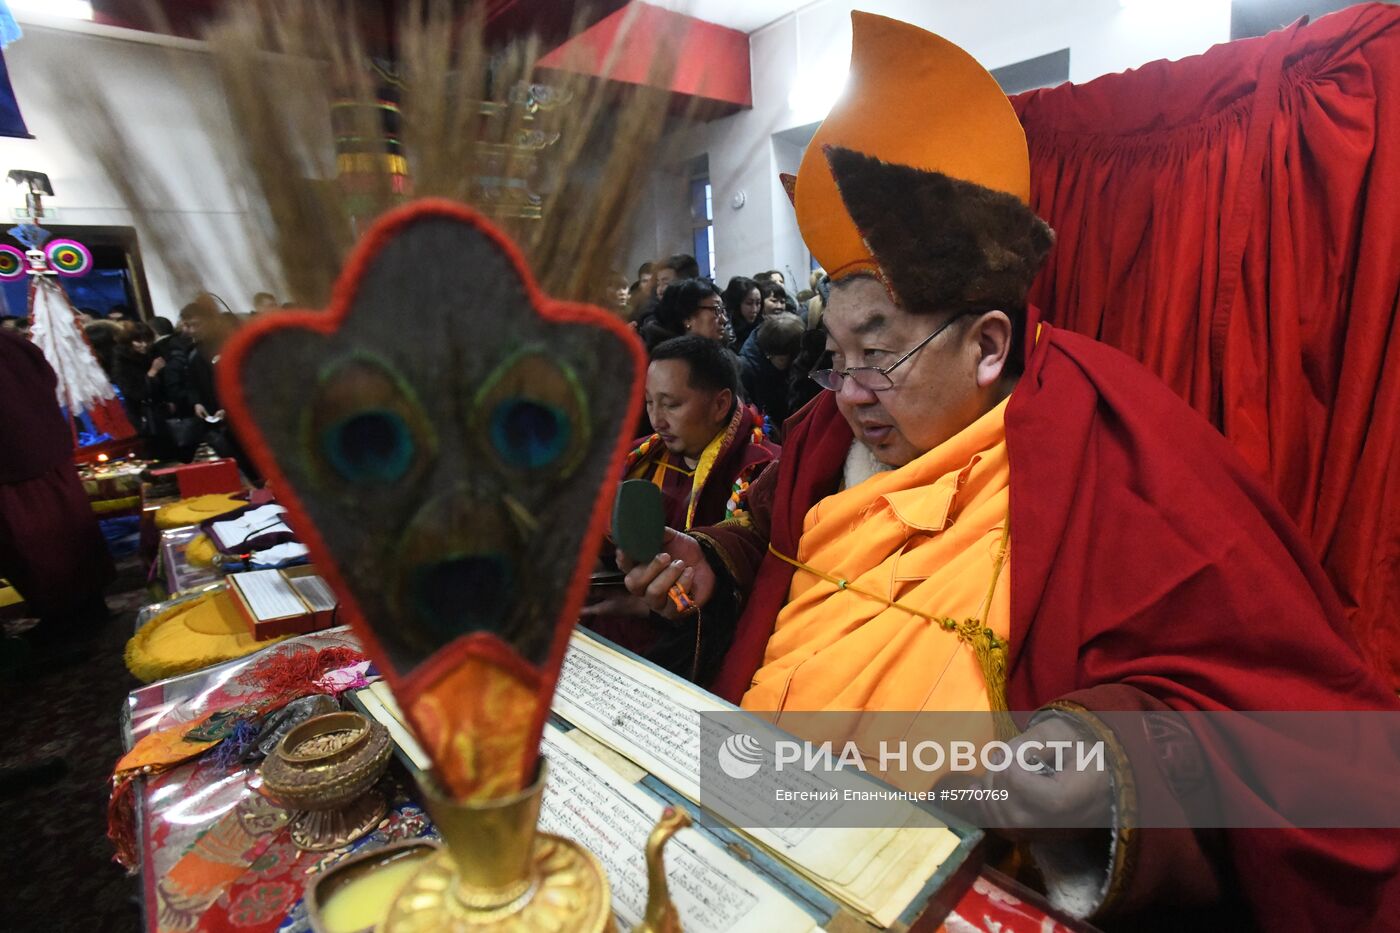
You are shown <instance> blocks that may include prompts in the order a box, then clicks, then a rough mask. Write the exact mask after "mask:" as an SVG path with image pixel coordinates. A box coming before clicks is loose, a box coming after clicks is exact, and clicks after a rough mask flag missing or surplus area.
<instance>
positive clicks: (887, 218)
mask: <svg viewBox="0 0 1400 933" xmlns="http://www.w3.org/2000/svg"><path fill="white" fill-rule="evenodd" d="M826 157H827V160H828V162H829V163H830V165H831V173H832V175H833V176H834V177H835V178H836V187H837V189H838V190H839V191H840V192H841V199H842V201H843V202H844V204H845V207H846V212H847V213H848V214H849V215H850V218H851V220H852V221H853V222H854V223H855V226H856V229H858V230H859V231H860V235H861V238H862V239H863V240H864V241H865V244H866V245H867V246H868V247H869V250H870V252H871V253H872V254H873V255H874V257H875V260H876V262H877V263H878V264H879V273H880V274H881V276H882V278H883V279H884V281H885V284H886V285H888V286H889V288H890V289H891V290H892V291H893V292H894V294H895V295H897V296H898V297H899V300H900V303H901V304H902V305H903V306H904V307H905V308H907V309H908V310H910V311H914V312H927V311H936V310H941V309H944V308H955V307H975V306H986V307H994V306H1002V307H1019V306H1020V305H1021V304H1023V303H1024V302H1025V298H1026V292H1027V291H1028V290H1029V289H1030V286H1031V280H1032V279H1034V278H1035V275H1036V273H1037V272H1039V271H1040V267H1041V264H1042V263H1043V262H1044V261H1045V256H1046V254H1047V253H1049V252H1050V247H1051V246H1052V245H1053V244H1054V242H1055V235H1054V233H1053V232H1052V231H1051V230H1050V227H1049V225H1048V224H1046V223H1045V221H1043V220H1041V219H1040V218H1039V217H1037V216H1036V215H1035V212H1034V211H1032V210H1031V209H1030V208H1029V207H1027V206H1026V205H1025V204H1023V203H1021V201H1020V199H1019V198H1016V197H1013V196H1012V195H1009V194H1005V193H1004V192H1001V191H993V190H992V189H990V188H984V187H983V186H981V185H977V184H973V183H972V182H969V181H962V180H961V179H957V178H950V177H949V176H947V175H944V174H943V173H941V172H923V171H920V170H918V169H916V168H910V167H908V166H907V165H891V164H889V163H888V162H882V161H880V160H879V159H876V158H874V157H872V156H868V155H864V154H863V153H859V152H854V151H852V150H850V149H843V148H840V147H839V146H830V147H828V148H827V150H826Z"/></svg>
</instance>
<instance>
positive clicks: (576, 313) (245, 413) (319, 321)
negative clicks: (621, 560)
mask: <svg viewBox="0 0 1400 933" xmlns="http://www.w3.org/2000/svg"><path fill="white" fill-rule="evenodd" d="M442 218H445V219H449V220H456V221H460V222H462V223H466V224H470V225H471V226H473V227H475V228H476V229H477V230H478V231H479V232H480V233H482V234H483V235H485V236H486V237H487V238H488V239H489V240H490V241H491V242H492V243H493V244H494V245H495V246H496V247H497V248H498V249H499V250H500V251H501V252H502V253H503V254H504V255H505V257H506V258H507V259H508V260H509V262H510V263H511V265H512V266H513V267H514V269H515V272H516V274H517V275H518V276H520V281H521V283H522V285H523V286H524V289H525V294H526V296H527V297H528V299H529V301H530V303H531V305H533V307H534V309H535V311H536V312H537V313H538V314H539V315H540V317H542V318H544V319H545V320H546V321H551V322H557V323H565V324H581V325H585V326H590V327H600V328H602V329H604V330H606V331H609V332H611V333H612V334H613V335H614V336H616V337H617V338H618V339H619V340H620V341H622V344H623V345H624V347H626V349H627V351H628V352H629V353H630V355H631V357H632V362H633V369H634V376H633V382H632V390H631V392H630V393H629V395H628V400H627V413H626V416H625V418H624V419H623V421H622V425H623V429H622V430H621V432H620V433H619V436H618V439H617V442H616V443H615V444H614V445H613V451H612V456H611V457H610V458H609V463H608V469H607V471H606V472H605V473H604V475H605V476H608V477H615V476H620V475H621V474H622V468H623V461H624V460H625V458H626V456H627V452H628V450H629V448H630V446H631V434H630V433H629V432H628V430H627V428H628V427H630V426H631V425H633V424H635V423H636V422H637V419H638V417H639V416H640V413H641V407H642V395H643V390H644V383H645V380H646V367H647V358H646V353H645V351H644V350H643V348H642V344H641V342H640V341H639V340H638V338H637V336H636V334H635V333H634V332H633V331H632V329H631V328H630V327H628V326H627V325H626V324H625V323H624V322H623V321H622V320H620V319H619V318H618V317H617V316H616V315H614V314H610V313H609V312H607V311H604V310H603V309H602V308H599V307H596V306H594V305H588V304H582V303H578V302H568V301H557V300H555V299H553V298H550V297H549V296H547V295H545V294H544V293H543V292H541V291H540V289H539V285H538V284H537V283H536V282H535V277H534V275H532V274H531V272H530V269H529V267H528V266H527V265H526V263H525V259H524V256H523V255H522V254H521V252H520V250H519V248H518V247H517V246H516V245H515V244H514V243H513V242H512V241H511V240H510V239H509V238H508V237H507V236H506V235H505V234H504V233H502V232H501V231H500V230H498V229H497V228H496V227H495V226H494V225H493V224H492V223H491V222H490V221H489V220H487V219H486V218H485V217H483V216H482V215H481V214H479V213H477V212H476V211H474V210H472V209H471V208H469V207H467V206H465V205H463V204H458V203H457V202H455V201H448V200H444V199H440V198H425V199H423V200H420V201H416V202H414V203H412V204H408V205H405V206H404V207H400V208H397V209H395V210H392V211H389V212H388V213H386V214H385V215H384V216H382V217H381V218H379V219H378V220H377V221H376V222H375V223H374V225H373V226H372V227H371V228H370V229H369V230H368V231H367V232H366V234H365V236H364V238H363V239H362V240H361V241H360V242H359V243H358V244H357V245H356V247H355V249H354V250H353V251H352V253H351V255H350V258H349V260H348V261H347V263H346V265H345V268H344V270H343V271H342V272H341V274H340V277H339V278H338V279H337V280H336V283H335V288H334V291H333V293H332V295H331V303H330V308H329V309H328V310H326V311H305V310H289V311H280V312H277V313H276V314H267V315H262V316H259V317H258V318H256V319H254V321H253V322H252V323H250V324H249V325H248V326H246V327H244V328H241V329H240V330H239V331H238V332H236V333H235V335H234V336H233V338H232V339H231V340H230V341H229V343H228V345H227V346H226V347H225V348H224V350H223V358H222V359H221V361H220V362H221V363H222V365H221V366H219V367H218V368H217V370H218V371H217V373H216V378H217V380H218V386H219V392H220V397H221V398H222V399H223V400H224V405H225V407H226V408H227V409H228V413H229V416H230V417H229V420H230V423H231V424H232V425H233V427H234V429H235V431H236V432H237V433H238V437H239V439H240V440H241V441H242V443H243V445H244V447H245V449H246V450H247V451H248V453H249V454H250V455H251V456H252V458H253V460H254V461H255V462H256V463H257V464H258V466H259V467H260V468H261V469H262V471H263V473H264V475H265V476H267V477H268V478H269V480H270V481H271V482H272V484H273V487H274V488H275V489H276V491H277V496H278V500H279V501H280V502H281V503H282V504H283V505H285V506H286V507H287V509H288V511H289V512H290V513H291V516H292V520H293V525H294V527H295V528H296V529H297V531H298V533H299V535H300V536H301V538H302V539H303V541H304V543H305V544H306V546H307V548H308V549H309V550H310V551H311V556H312V558H313V559H314V560H315V562H316V565H317V568H318V569H319V570H320V572H321V573H322V574H323V575H324V576H325V577H326V578H327V579H328V580H329V581H330V583H331V585H332V586H333V587H334V589H335V591H336V592H337V594H339V595H340V597H341V599H342V601H343V605H344V607H345V608H346V609H348V610H349V613H348V614H349V619H350V625H351V627H352V628H353V629H354V630H355V632H356V634H358V635H359V636H360V637H361V638H362V639H364V642H365V648H366V650H367V651H368V652H369V653H370V655H371V656H372V657H373V658H374V659H375V661H376V662H377V663H378V665H379V667H380V669H381V670H382V671H383V672H384V675H385V677H387V678H388V680H389V684H390V686H391V687H392V688H393V690H394V693H395V695H396V696H397V697H398V698H399V702H400V704H401V706H402V707H403V709H404V711H405V713H407V714H408V715H409V717H410V718H412V712H411V710H412V708H413V705H414V703H415V702H416V701H417V699H418V698H419V697H420V696H421V695H422V693H423V692H424V690H426V689H427V688H428V687H429V686H431V685H432V684H433V683H435V682H437V681H438V680H439V679H441V677H442V676H444V675H445V674H446V673H448V672H449V671H450V670H451V669H452V668H453V667H455V666H456V665H457V664H458V663H460V661H461V660H462V659H463V658H464V657H467V656H476V657H480V658H482V659H484V660H486V661H488V662H490V663H493V664H495V665H497V666H498V667H502V668H505V669H506V670H509V671H511V672H512V673H514V674H516V675H517V676H519V675H522V674H526V673H527V672H528V673H529V674H531V675H533V676H532V677H531V679H532V680H534V681H535V683H536V685H537V686H536V688H535V689H536V693H537V696H539V697H540V698H541V699H542V700H544V701H545V702H540V703H538V704H537V707H536V711H535V716H534V722H533V723H532V732H531V738H530V741H529V742H528V743H527V746H526V749H525V754H526V756H527V757H526V761H525V762H524V763H525V764H526V765H527V766H528V765H529V764H530V762H531V760H532V759H533V756H536V755H538V752H539V737H540V735H541V734H542V733H543V731H544V723H545V719H546V718H547V717H548V715H549V703H548V702H547V701H548V699H549V698H550V697H552V696H553V694H554V689H555V685H556V683H557V682H558V679H559V671H560V668H561V667H562V665H563V662H564V652H565V651H566V650H567V649H568V644H569V635H570V633H571V632H572V631H573V626H572V625H559V626H558V627H557V629H556V631H555V633H554V638H553V642H552V644H551V646H550V652H549V656H548V659H547V660H546V662H545V666H544V667H543V668H536V667H535V666H534V665H533V664H530V663H529V662H528V661H526V660H525V659H524V658H522V657H521V656H520V655H519V654H518V653H517V652H516V651H515V650H514V649H513V648H512V647H511V646H510V645H509V644H508V643H506V642H505V641H503V640H502V639H500V638H498V637H496V636H494V635H488V634H483V633H480V632H475V633H472V634H469V635H464V636H462V637H460V638H458V639H456V640H454V641H453V642H451V643H450V644H448V645H446V646H444V647H443V648H442V649H440V650H439V651H438V652H437V653H435V654H434V655H433V656H432V657H431V658H429V659H428V660H427V661H425V662H424V663H423V664H421V665H419V666H418V667H417V668H415V669H414V670H412V671H409V672H406V673H403V672H400V671H398V670H396V669H395V668H394V667H393V666H392V665H391V664H390V663H389V662H388V655H387V654H386V653H385V651H384V649H383V646H382V645H380V643H379V640H378V639H377V638H376V637H375V634H374V631H373V630H372V629H371V628H370V627H369V625H368V624H367V623H366V621H365V617H364V614H363V612H362V611H361V610H360V607H359V605H358V604H357V603H356V601H355V598H354V595H353V593H352V591H351V590H350V588H349V587H348V586H346V585H345V579H344V577H343V576H341V573H340V569H339V568H338V567H337V566H336V564H335V562H334V560H333V555H332V553H331V551H330V549H329V548H327V547H326V544H325V542H324V541H323V540H322V539H321V536H320V533H319V531H318V530H317V529H316V526H315V524H314V523H313V522H312V521H311V520H310V515H309V514H308V513H307V511H306V509H305V508H304V507H303V506H302V503H301V500H300V498H299V497H298V496H297V494H296V490H295V489H294V488H293V486H292V485H291V483H289V482H288V481H287V478H286V476H285V474H284V473H283V472H282V468H281V466H280V464H278V462H277V460H276V458H275V457H274V456H273V451H272V449H271V447H270V446H269V445H268V443H267V441H266V439H265V438H264V437H263V435H262V432H261V431H260V430H259V429H258V426H257V423H256V422H255V421H254V420H253V418H252V416H251V413H250V412H249V410H248V406H247V403H246V400H245V399H244V396H243V391H242V386H241V384H240V381H239V374H240V372H241V371H242V368H243V363H244V361H245V358H246V357H247V356H248V354H249V353H251V352H252V350H253V348H254V347H255V346H257V345H258V344H259V343H260V342H261V341H263V340H265V339H267V338H268V337H270V336H273V335H275V334H277V333H279V332H283V331H292V330H309V331H313V332H315V333H319V334H332V333H334V332H335V331H337V330H339V329H340V326H341V324H342V322H343V321H344V319H345V317H346V315H347V314H348V313H349V311H350V308H351V306H352V305H353V303H354V299H355V296H356V294H357V292H358V290H359V286H360V282H361V280H362V278H363V276H364V274H365V272H366V271H367V269H368V267H369V265H370V263H372V262H373V261H374V260H375V259H376V258H377V257H378V255H379V252H380V250H381V249H383V248H384V246H385V245H386V244H387V243H388V242H389V241H390V240H392V239H393V238H394V237H395V236H397V235H398V234H399V233H400V232H401V231H402V230H404V228H406V227H408V226H410V225H412V224H414V223H417V222H418V221H421V220H430V219H442ZM599 492H600V495H599V496H598V499H597V501H596V502H595V503H594V505H593V512H592V515H591V516H590V518H589V523H588V530H587V533H586V534H585V535H584V537H583V542H582V546H581V549H580V552H579V556H578V560H577V568H576V570H575V572H574V576H573V579H572V580H571V581H570V583H569V589H568V591H567V592H566V594H565V597H564V601H563V603H562V604H561V606H560V613H561V615H560V618H566V619H567V618H577V616H578V612H579V609H580V608H581V607H582V605H583V600H584V597H585V595H586V593H587V590H588V585H589V576H590V573H591V571H592V559H593V557H594V556H596V554H597V550H598V546H599V544H600V542H601V541H602V538H603V535H604V533H605V531H606V529H607V522H608V513H609V505H610V497H608V496H606V495H602V494H601V492H602V490H601V489H600V490H599ZM523 770H524V772H525V773H526V775H527V777H526V781H527V783H528V781H529V776H528V775H529V773H530V769H529V768H528V767H527V768H525V769H523Z"/></svg>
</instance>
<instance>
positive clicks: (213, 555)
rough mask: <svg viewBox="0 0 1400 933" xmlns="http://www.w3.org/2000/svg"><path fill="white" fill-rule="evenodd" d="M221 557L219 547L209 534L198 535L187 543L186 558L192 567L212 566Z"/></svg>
mask: <svg viewBox="0 0 1400 933" xmlns="http://www.w3.org/2000/svg"><path fill="white" fill-rule="evenodd" d="M218 557H219V549H218V548H216V547H214V542H213V541H210V540H209V536H208V535H196V536H195V537H194V539H193V540H191V541H190V543H189V544H187V545H185V560H186V561H188V562H189V565H190V566H191V567H212V566H214V561H215V560H217V559H218Z"/></svg>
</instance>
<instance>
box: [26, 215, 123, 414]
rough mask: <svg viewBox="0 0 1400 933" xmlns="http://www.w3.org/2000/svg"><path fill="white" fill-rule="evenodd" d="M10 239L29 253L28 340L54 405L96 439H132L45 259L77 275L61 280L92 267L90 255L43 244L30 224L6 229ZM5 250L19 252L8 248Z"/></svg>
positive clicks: (69, 245)
mask: <svg viewBox="0 0 1400 933" xmlns="http://www.w3.org/2000/svg"><path fill="white" fill-rule="evenodd" d="M10 235H11V236H13V237H15V238H16V239H18V240H19V241H20V242H21V243H23V244H24V245H25V246H28V247H29V250H28V252H26V253H24V257H25V262H26V266H27V268H26V270H25V271H26V272H27V274H28V275H29V319H30V321H31V322H32V330H31V337H32V339H33V341H34V345H35V346H37V347H38V348H39V350H40V351H41V352H42V353H43V354H44V359H46V360H47V361H48V364H49V365H50V366H52V367H53V371H54V374H55V375H56V376H57V377H58V403H59V404H60V405H62V406H63V407H64V408H65V409H66V410H67V411H68V414H69V415H70V416H72V417H75V418H76V417H79V416H81V415H87V416H89V417H90V418H91V419H92V424H93V427H94V428H96V430H97V433H98V435H99V437H101V436H102V435H106V436H107V437H110V438H112V439H114V440H121V439H123V438H128V437H134V436H135V434H136V430H135V429H134V428H133V427H132V426H131V421H130V420H129V419H128V418H127V416H126V410H125V409H124V408H122V403H121V400H120V399H118V398H117V392H116V389H114V388H112V381H111V380H110V379H108V378H107V374H106V373H104V372H103V371H102V366H101V365H100V364H99V363H98V362H97V357H96V356H95V355H94V354H93V352H92V347H91V346H89V345H88V342H87V336H86V335H85V334H84V333H83V326H82V322H81V321H80V320H79V319H78V312H77V310H76V309H75V308H74V307H73V305H72V304H71V303H70V302H69V301H68V296H67V295H66V294H64V291H63V289H61V288H59V286H58V283H57V282H55V281H54V275H55V270H54V269H51V268H50V267H49V264H48V262H49V259H48V257H49V255H52V254H55V253H56V254H58V255H60V256H61V257H62V258H63V261H64V263H65V264H66V265H68V267H69V268H70V269H73V270H78V271H69V272H65V273H62V274H64V275H82V274H84V273H85V272H86V271H87V269H88V268H90V267H91V266H92V254H91V253H89V252H88V251H87V249H86V248H85V247H83V246H81V245H80V244H78V243H75V242H74V241H73V240H54V241H53V242H52V243H48V239H49V236H50V234H49V232H48V231H47V230H45V229H43V228H42V227H39V226H36V225H34V224H22V225H20V226H18V227H14V228H11V230H10ZM46 243H48V247H47V250H46V249H45V244H46ZM55 245H57V247H58V248H57V249H55V248H54V247H55ZM8 249H10V251H11V252H14V253H17V252H19V251H18V250H15V249H14V248H13V247H9V248H8ZM8 255H9V254H8V253H6V254H3V255H0V275H3V272H4V270H5V269H6V268H7V263H6V262H5V257H6V256H8Z"/></svg>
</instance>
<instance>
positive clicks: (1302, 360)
mask: <svg viewBox="0 0 1400 933" xmlns="http://www.w3.org/2000/svg"><path fill="white" fill-rule="evenodd" d="M1012 100H1013V103H1014V104H1015V106H1016V109H1017V112H1018V113H1019V114H1020V115H1021V119H1022V122H1023V123H1024V124H1025V127H1026V133H1027V137H1028V140H1029V143H1030V153H1031V172H1032V182H1031V189H1032V191H1033V192H1034V193H1035V194H1034V204H1033V206H1034V207H1035V209H1036V211H1037V212H1038V213H1039V214H1040V215H1041V216H1042V217H1044V218H1045V219H1046V220H1048V221H1049V223H1050V225H1051V226H1052V227H1054V228H1055V231H1056V233H1057V236H1058V241H1057V244H1056V247H1055V249H1054V251H1053V252H1052V253H1051V256H1050V260H1049V264H1048V266H1047V268H1046V270H1045V271H1044V273H1043V274H1042V275H1041V277H1040V279H1039V280H1038V281H1037V283H1036V286H1035V289H1034V292H1033V294H1032V300H1033V301H1034V302H1035V303H1036V304H1038V305H1039V306H1040V307H1041V308H1043V309H1044V311H1045V313H1046V317H1047V318H1048V319H1049V320H1050V321H1053V322H1054V323H1056V324H1060V325H1062V326H1065V327H1068V328H1070V329H1073V330H1076V331H1079V332H1081V333H1085V334H1089V335H1092V336H1095V337H1098V338H1099V339H1101V340H1104V341H1106V342H1107V343H1110V344H1113V345H1114V346H1117V347H1119V348H1121V349H1123V350H1125V351H1126V352H1128V353H1130V354H1131V355H1133V356H1135V357H1137V358H1138V359H1139V360H1141V361H1142V362H1144V363H1145V364H1146V365H1147V366H1148V367H1150V368H1151V369H1152V370H1154V371H1155V372H1156V373H1157V374H1158V375H1160V376H1161V377H1162V378H1163V379H1164V380H1165V381H1166V382H1167V383H1168V384H1169V385H1170V386H1172V388H1174V389H1175V390H1176V391H1177V392H1178V393H1180V394H1181V396H1182V397H1183V398H1185V399H1186V400H1187V401H1188V402H1190V403H1191V405H1193V406H1194V407H1195V408H1196V409H1197V410H1198V411H1200V412H1201V413H1203V414H1204V415H1206V416H1207V417H1208V418H1210V419H1211V421H1212V422H1213V423H1214V424H1215V425H1216V426H1217V427H1218V428H1220V430H1221V431H1222V432H1224V434H1225V435H1226V436H1227V437H1229V438H1230V440H1231V441H1233V442H1234V444H1235V445H1236V447H1237V448H1238V449H1239V450H1240V451H1241V452H1242V453H1243V454H1244V456H1245V458H1246V459H1247V460H1248V461H1249V463H1250V464H1252V465H1253V466H1254V467H1255V469H1257V470H1258V471H1259V473H1260V474H1261V475H1263V476H1265V477H1266V478H1267V479H1268V480H1269V482H1270V483H1271V484H1272V487H1273V489H1274V491H1275V492H1276V493H1277V495H1278V497H1279V499H1280V501H1281V502H1282V503H1283V505H1284V507H1285V508H1286V509H1287V510H1288V511H1289V513H1290V514H1291V515H1292V516H1293V518H1294V519H1295V520H1296V521H1297V523H1298V526H1299V527H1300V528H1301V529H1302V530H1303V532H1304V533H1305V534H1306V535H1307V536H1308V537H1309V539H1310V540H1311V541H1312V544H1313V546H1314V548H1315V550H1316V553H1317V555H1318V557H1319V558H1320V559H1321V561H1322V563H1323V566H1324V567H1325V568H1326V569H1327V572H1328V574H1329V576H1330V577H1331V578H1332V581H1333V583H1334V584H1335V585H1336V587H1337V590H1338V592H1339V594H1340V595H1341V597H1342V600H1343V602H1344V603H1345V605H1346V606H1347V609H1348V612H1349V614H1350V616H1351V619H1352V622H1353V624H1354V627H1355V633H1356V636H1357V640H1358V642H1359V643H1360V644H1361V645H1362V648H1363V650H1365V651H1367V652H1368V653H1369V654H1370V655H1371V657H1372V659H1373V660H1374V661H1375V662H1376V664H1377V666H1378V668H1380V669H1381V670H1382V672H1383V673H1385V674H1386V676H1388V677H1389V678H1390V679H1391V681H1392V683H1394V684H1396V685H1400V319H1397V299H1398V298H1400V7H1397V6H1391V5H1386V4H1379V3H1374V4H1365V5H1361V6H1356V7H1352V8H1350V9H1347V10H1344V11H1342V12H1340V13H1335V14H1332V15H1330V16H1326V17H1323V18H1322V19H1319V20H1317V21H1316V22H1314V23H1312V24H1308V25H1303V24H1296V25H1295V26H1293V27H1290V28H1288V29H1285V30H1282V31H1280V32H1276V33H1271V34H1270V35H1268V36H1264V37H1262V38H1258V39H1248V40H1243V41H1239V42H1231V43H1228V44H1225V45H1220V46H1216V47H1215V48H1212V49H1211V50H1210V51H1208V52H1206V53H1205V54H1204V55H1199V56H1196V57H1194V58H1189V59H1184V60H1182V61H1177V62H1154V63H1152V64H1149V65H1145V66H1144V67H1142V68H1139V69H1137V70H1135V71H1131V72H1127V73H1124V74H1118V75H1109V76H1106V77H1103V78H1099V79H1097V80H1095V81H1092V82H1089V83H1087V84H1083V85H1079V86H1074V85H1063V86H1061V87H1057V88H1052V89H1048V90H1041V91H1032V92H1030V93H1028V94H1023V95H1019V96H1017V97H1015V98H1013V99H1012ZM1279 624H1280V625H1287V624H1288V620H1287V619H1280V620H1279Z"/></svg>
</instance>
